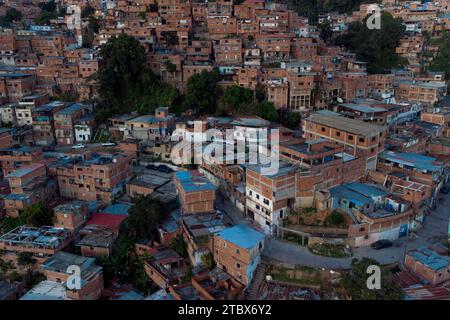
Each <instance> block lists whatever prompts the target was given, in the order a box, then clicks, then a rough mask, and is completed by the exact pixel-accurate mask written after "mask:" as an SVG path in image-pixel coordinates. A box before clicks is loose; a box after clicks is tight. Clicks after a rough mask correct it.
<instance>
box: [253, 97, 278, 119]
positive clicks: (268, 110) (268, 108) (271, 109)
mask: <svg viewBox="0 0 450 320" xmlns="http://www.w3.org/2000/svg"><path fill="white" fill-rule="evenodd" d="M256 115H257V116H259V117H261V118H264V119H266V120H267V121H271V122H274V121H277V120H278V112H277V109H276V108H275V106H274V105H273V103H272V102H269V101H263V102H261V103H259V104H258V105H257V107H256Z"/></svg>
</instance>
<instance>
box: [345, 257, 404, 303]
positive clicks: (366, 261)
mask: <svg viewBox="0 0 450 320" xmlns="http://www.w3.org/2000/svg"><path fill="white" fill-rule="evenodd" d="M370 265H377V266H379V265H380V264H379V263H378V262H377V261H375V260H373V259H370V258H362V259H361V260H358V259H353V261H352V269H351V270H350V272H349V273H347V274H345V275H344V276H343V279H342V284H343V286H344V288H345V290H346V291H347V294H349V295H350V296H351V298H352V299H353V300H399V299H402V297H403V293H402V290H401V288H400V287H399V286H398V285H397V284H396V283H395V282H394V281H393V279H392V275H393V274H392V272H391V271H389V270H387V269H386V268H383V267H381V289H379V290H370V289H368V288H367V278H368V277H369V276H370V275H369V274H367V268H368V267H369V266H370Z"/></svg>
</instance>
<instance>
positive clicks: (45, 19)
mask: <svg viewBox="0 0 450 320" xmlns="http://www.w3.org/2000/svg"><path fill="white" fill-rule="evenodd" d="M39 8H40V9H41V13H40V14H39V16H38V17H37V18H36V19H34V23H36V24H37V25H50V20H52V19H56V18H57V17H58V15H64V14H65V12H64V10H63V9H61V11H59V12H58V11H57V7H56V3H55V1H54V0H52V1H48V2H41V3H39Z"/></svg>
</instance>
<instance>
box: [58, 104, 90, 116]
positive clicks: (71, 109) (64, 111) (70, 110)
mask: <svg viewBox="0 0 450 320" xmlns="http://www.w3.org/2000/svg"><path fill="white" fill-rule="evenodd" d="M83 107H84V106H83V105H82V104H79V103H73V104H71V105H70V106H68V107H67V108H64V109H62V110H60V111H58V112H56V114H64V115H70V114H72V113H75V112H77V111H78V110H80V109H82V108H83Z"/></svg>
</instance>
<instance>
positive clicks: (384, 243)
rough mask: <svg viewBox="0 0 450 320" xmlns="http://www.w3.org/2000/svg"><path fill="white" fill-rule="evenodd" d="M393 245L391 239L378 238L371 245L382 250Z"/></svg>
mask: <svg viewBox="0 0 450 320" xmlns="http://www.w3.org/2000/svg"><path fill="white" fill-rule="evenodd" d="M391 246H392V241H389V240H378V241H376V242H374V243H372V245H371V247H372V248H374V249H375V250H380V249H384V248H389V247H391Z"/></svg>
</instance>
